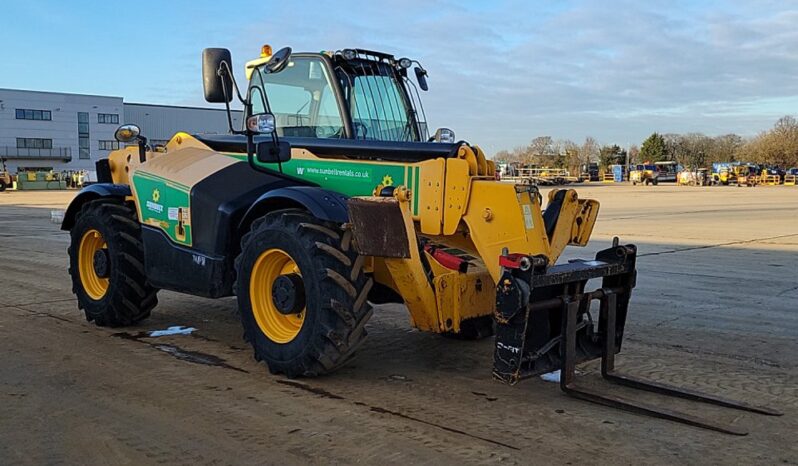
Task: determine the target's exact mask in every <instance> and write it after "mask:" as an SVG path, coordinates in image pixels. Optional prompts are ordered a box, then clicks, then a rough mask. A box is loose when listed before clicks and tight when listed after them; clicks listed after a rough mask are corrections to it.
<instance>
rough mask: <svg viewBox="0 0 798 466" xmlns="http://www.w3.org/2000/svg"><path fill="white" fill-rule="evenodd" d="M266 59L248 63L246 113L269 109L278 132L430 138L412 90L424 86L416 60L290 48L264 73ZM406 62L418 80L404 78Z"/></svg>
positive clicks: (446, 138) (444, 138) (448, 138)
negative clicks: (279, 66)
mask: <svg viewBox="0 0 798 466" xmlns="http://www.w3.org/2000/svg"><path fill="white" fill-rule="evenodd" d="M266 52H267V53H268V50H267V51H266ZM268 57H269V56H268V55H266V56H264V57H262V58H261V59H258V60H253V61H251V62H249V63H248V64H247V75H248V77H249V94H250V95H251V99H252V113H253V114H258V113H261V112H265V111H266V110H267V107H270V108H271V113H272V114H274V116H275V119H276V127H277V134H278V136H280V137H302V138H320V139H356V140H365V141H392V142H427V141H428V140H430V135H429V132H428V129H427V123H426V116H425V114H424V108H423V106H422V104H421V96H420V94H419V88H421V89H422V90H425V89H427V81H426V71H425V70H424V69H423V68H422V67H421V65H420V64H418V62H417V61H413V60H410V59H408V58H402V59H398V60H397V59H396V58H394V56H393V55H389V54H385V53H381V52H374V51H370V50H362V49H344V50H340V51H337V52H322V53H296V54H292V55H291V56H290V58H289V61H288V64H287V66H286V67H285V68H284V69H283V70H282V71H280V72H279V73H271V72H268V69H265V68H264V67H263V66H262V62H263V61H264V59H266V58H268ZM266 63H268V61H266ZM413 63H416V64H417V66H416V67H415V75H416V82H417V83H418V85H416V83H415V82H413V80H411V79H410V78H409V77H408V70H409V68H410V67H411V66H413ZM440 136H441V137H439V142H454V134H452V133H451V131H448V130H447V131H443V132H442V133H441V135H440ZM432 139H433V140H434V138H432Z"/></svg>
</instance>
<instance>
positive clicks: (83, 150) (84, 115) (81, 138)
mask: <svg viewBox="0 0 798 466" xmlns="http://www.w3.org/2000/svg"><path fill="white" fill-rule="evenodd" d="M78 149H79V151H78V158H81V159H90V158H91V150H90V149H89V113H88V112H78Z"/></svg>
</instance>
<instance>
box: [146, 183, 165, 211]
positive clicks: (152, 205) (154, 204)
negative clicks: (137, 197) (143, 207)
mask: <svg viewBox="0 0 798 466" xmlns="http://www.w3.org/2000/svg"><path fill="white" fill-rule="evenodd" d="M160 200H161V192H160V191H158V188H155V189H153V190H152V200H151V201H149V200H148V201H147V209H149V210H151V211H153V212H155V213H158V214H160V213H162V212H163V206H162V205H161V204H158V201H160Z"/></svg>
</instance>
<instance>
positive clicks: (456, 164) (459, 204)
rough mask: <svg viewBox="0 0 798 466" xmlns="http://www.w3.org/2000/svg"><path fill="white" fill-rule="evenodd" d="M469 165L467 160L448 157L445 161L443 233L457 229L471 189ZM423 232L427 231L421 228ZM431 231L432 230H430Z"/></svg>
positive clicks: (449, 232)
mask: <svg viewBox="0 0 798 466" xmlns="http://www.w3.org/2000/svg"><path fill="white" fill-rule="evenodd" d="M469 171H470V166H469V163H468V161H467V160H463V159H450V160H447V162H446V190H445V198H444V205H443V207H444V209H443V234H444V235H451V234H454V232H455V230H457V226H458V225H459V224H460V220H461V219H462V217H463V213H464V212H465V210H466V207H467V205H468V193H469V192H470V191H471V178H470V177H469ZM422 232H423V233H427V232H426V231H424V230H423V229H422ZM430 233H432V232H430Z"/></svg>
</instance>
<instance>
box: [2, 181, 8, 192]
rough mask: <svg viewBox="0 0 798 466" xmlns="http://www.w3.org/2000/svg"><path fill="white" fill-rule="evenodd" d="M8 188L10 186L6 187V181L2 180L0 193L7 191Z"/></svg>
mask: <svg viewBox="0 0 798 466" xmlns="http://www.w3.org/2000/svg"><path fill="white" fill-rule="evenodd" d="M7 187H8V185H6V182H5V180H0V193H2V192H3V191H5V190H6V188H7Z"/></svg>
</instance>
